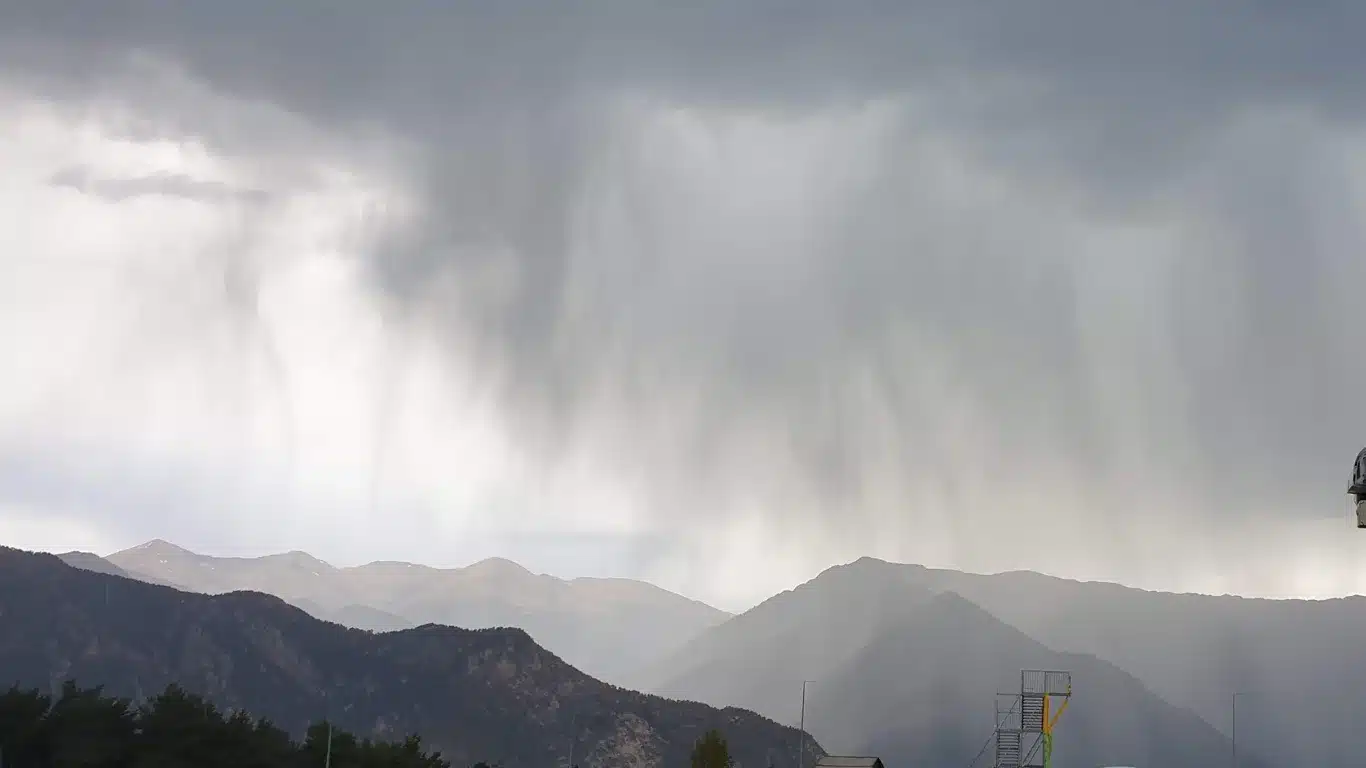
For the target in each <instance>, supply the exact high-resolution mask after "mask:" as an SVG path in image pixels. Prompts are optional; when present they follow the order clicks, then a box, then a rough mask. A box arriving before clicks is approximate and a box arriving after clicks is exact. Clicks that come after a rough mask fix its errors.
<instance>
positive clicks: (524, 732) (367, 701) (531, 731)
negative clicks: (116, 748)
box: [0, 548, 819, 768]
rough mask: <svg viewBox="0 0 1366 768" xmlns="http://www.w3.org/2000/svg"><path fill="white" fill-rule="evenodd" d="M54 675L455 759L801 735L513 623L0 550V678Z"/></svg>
mask: <svg viewBox="0 0 1366 768" xmlns="http://www.w3.org/2000/svg"><path fill="white" fill-rule="evenodd" d="M87 564H95V565H97V564H96V563H87ZM65 680H75V681H76V682H77V683H79V684H81V685H86V686H103V687H104V689H105V690H106V691H107V692H108V693H111V694H114V695H119V696H124V697H128V698H131V699H133V700H135V701H136V700H142V699H144V698H146V697H147V696H149V695H151V694H154V693H157V692H160V691H161V690H162V689H163V688H164V687H165V686H166V685H167V684H169V683H172V682H174V683H177V684H179V685H180V686H182V687H184V688H185V689H187V690H189V691H191V692H194V693H198V694H201V695H204V696H206V697H208V698H209V699H210V700H211V701H213V702H214V703H215V704H216V705H217V706H219V707H221V708H223V709H225V710H245V711H247V712H250V713H251V714H252V715H254V716H257V717H264V718H267V719H269V720H270V721H272V722H273V723H275V724H276V725H278V726H280V727H282V728H284V729H285V730H287V731H289V732H291V733H292V734H294V735H295V736H296V737H297V736H300V735H302V731H303V730H304V729H305V728H306V726H307V724H308V723H309V722H310V721H315V720H317V719H321V718H326V719H328V720H330V721H332V722H335V723H336V724H338V725H339V726H341V727H343V728H345V729H347V730H350V731H352V732H355V733H357V734H361V735H366V736H369V737H375V738H387V739H402V738H403V737H405V736H406V735H408V734H409V733H418V734H420V735H421V736H422V737H423V741H424V743H426V744H428V745H431V746H432V747H434V748H436V749H438V750H440V751H441V752H442V753H443V755H445V756H446V757H447V758H449V759H451V760H452V762H453V764H454V765H457V766H463V765H470V764H472V763H474V762H476V761H482V762H487V763H488V764H491V765H503V766H506V767H507V768H522V767H523V766H525V767H528V768H529V767H530V766H547V765H549V766H568V765H571V764H574V763H577V764H582V765H585V766H610V767H612V768H616V767H618V766H620V767H621V768H625V766H641V765H652V766H653V765H663V766H683V765H686V764H687V762H688V754H689V751H690V749H691V748H692V746H693V744H694V743H695V741H696V740H697V739H698V737H700V736H701V735H702V734H703V733H705V732H706V731H707V730H708V729H712V728H715V729H719V730H721V731H722V732H723V733H724V734H725V736H726V738H727V740H728V741H729V743H730V748H731V752H732V755H734V756H735V758H736V760H737V764H738V765H740V766H751V767H755V768H762V767H764V766H770V765H771V766H775V768H783V767H784V766H785V767H786V768H792V766H793V764H794V763H795V759H796V749H797V747H798V745H799V744H800V743H802V741H803V740H802V739H800V738H799V733H798V732H797V731H796V730H795V729H793V728H790V727H784V726H781V725H778V724H777V723H774V722H772V721H770V720H767V719H765V718H763V717H761V716H759V715H756V714H755V713H753V712H748V711H744V710H739V709H734V708H725V709H720V708H713V707H709V706H706V705H704V704H697V703H691V702H679V701H670V700H667V699H663V698H660V697H656V696H648V695H644V694H639V693H635V692H632V691H627V690H623V689H621V688H617V687H615V686H611V685H608V684H605V683H602V682H599V681H597V680H595V679H593V678H591V677H589V676H588V675H585V674H584V673H582V672H580V671H579V670H577V669H575V668H574V667H572V666H571V665H569V664H567V663H565V662H564V661H562V660H561V659H560V658H559V657H557V656H556V655H555V654H553V653H551V652H549V651H547V650H546V649H544V648H542V647H541V646H540V645H538V644H537V643H536V642H535V641H534V640H533V639H532V638H531V636H530V635H528V634H527V633H526V632H525V631H523V630H521V629H516V628H495V629H483V630H469V629H458V628H454V627H445V626H438V625H434V624H425V625H422V626H419V627H415V628H412V629H405V630H400V631H393V632H384V633H375V632H371V631H366V630H359V629H352V628H346V627H342V626H339V625H337V624H335V623H332V622H326V621H322V620H319V619H317V618H314V617H312V616H309V615H308V614H307V613H305V612H304V611H302V610H300V609H299V608H296V607H294V606H291V605H289V604H287V603H285V602H284V601H283V600H281V599H280V598H277V597H274V596H270V595H265V594H262V593H258V592H233V593H230V594H223V595H202V594H197V593H189V592H184V591H180V590H178V589H175V588H172V587H167V586H160V585H154V584H148V583H144V582H142V581H139V580H137V579H132V578H126V577H123V576H120V575H117V574H110V573H101V572H98V571H96V570H92V569H84V568H75V567H71V566H69V565H67V564H66V563H64V562H63V561H62V560H60V559H58V558H57V557H54V556H52V555H44V554H35V553H30V552H23V551H19V550H14V549H8V548H0V682H4V683H13V684H17V685H18V686H19V687H21V688H37V689H39V690H41V691H44V692H49V691H50V692H53V693H55V692H57V691H59V690H60V688H61V686H62V683H63V681H65ZM808 750H814V751H815V752H816V753H817V754H819V746H818V745H816V744H814V742H809V741H808Z"/></svg>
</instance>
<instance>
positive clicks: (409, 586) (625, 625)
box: [61, 540, 730, 685]
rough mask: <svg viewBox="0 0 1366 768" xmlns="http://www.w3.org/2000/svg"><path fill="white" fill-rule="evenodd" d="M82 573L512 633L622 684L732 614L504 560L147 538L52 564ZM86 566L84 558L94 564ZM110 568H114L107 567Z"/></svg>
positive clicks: (404, 624) (381, 618) (324, 611)
mask: <svg viewBox="0 0 1366 768" xmlns="http://www.w3.org/2000/svg"><path fill="white" fill-rule="evenodd" d="M61 557H62V558H63V559H64V560H66V561H67V562H68V563H69V564H71V565H75V566H77V567H81V568H89V569H94V570H104V571H105V572H113V573H119V574H122V575H127V576H130V577H132V578H136V579H141V580H144V581H150V582H152V583H160V584H168V585H172V586H176V587H178V588H181V589H184V590H186V591H190V592H200V593H204V594H223V593H227V592H233V591H239V590H253V591H258V592H264V593H266V594H271V595H275V596H277V597H280V598H281V599H283V600H285V601H286V602H289V603H291V604H293V605H295V606H298V607H299V608H302V609H304V610H305V611H307V612H308V613H310V614H311V615H313V616H316V617H318V618H321V619H326V620H328V621H334V622H336V623H339V624H343V625H345V626H349V627H355V628H358V629H373V630H378V631H388V630H396V629H406V628H410V627H414V626H417V625H419V624H427V623H434V624H449V625H452V626H458V627H464V628H468V629H480V628H485V627H500V626H508V627H520V628H521V629H524V630H526V631H527V632H529V633H530V634H531V636H532V637H534V638H535V639H536V640H537V642H539V643H541V644H542V645H544V646H546V647H548V648H552V649H554V651H555V652H556V653H557V654H559V655H560V656H561V657H562V658H564V659H565V660H566V661H568V662H569V663H571V664H573V665H574V666H575V667H578V668H579V669H581V670H583V671H584V672H586V673H588V674H590V675H592V676H594V677H596V678H598V679H601V680H605V681H608V682H612V683H617V684H622V685H630V684H631V683H632V682H633V680H632V674H633V673H635V672H636V671H638V670H639V669H641V668H642V667H644V666H645V665H646V664H647V663H648V662H651V661H653V660H654V659H656V658H658V656H659V654H660V652H661V650H664V651H667V650H672V649H674V648H677V647H680V646H681V645H682V644H683V643H684V642H686V641H687V640H688V639H690V638H692V637H694V636H696V635H697V634H698V633H699V632H701V631H703V630H704V629H707V628H709V627H712V626H715V625H716V624H719V623H721V622H722V621H725V620H726V619H728V618H730V614H728V613H726V612H724V611H721V610H718V609H716V608H713V607H711V606H709V605H706V604H705V603H701V602H698V601H696V600H690V599H688V598H686V597H683V596H681V595H678V594H675V593H673V592H669V591H667V590H664V589H660V588H659V587H656V586H654V585H653V584H649V583H646V582H643V581H635V580H630V579H601V578H577V579H568V580H566V579H559V578H556V577H554V576H548V575H544V574H534V573H532V572H531V571H529V570H527V569H526V568H523V567H522V566H520V565H518V564H517V563H514V562H512V561H510V560H505V559H502V558H490V559H487V560H483V561H481V562H478V563H475V564H474V565H471V566H468V567H465V568H432V567H428V566H425V565H417V564H413V563H402V562H374V563H369V564H367V565H362V566H357V567H352V568H338V567H335V566H332V565H330V564H328V563H326V562H323V561H322V560H319V559H318V558H316V557H313V556H312V555H309V554H308V553H305V552H288V553H283V554H276V555H267V556H264V557H252V558H241V557H211V556H208V555H202V554H198V553H195V552H191V551H189V550H187V549H184V548H182V547H178V546H176V545H174V544H171V543H168V542H165V541H162V540H153V541H149V542H147V543H145V544H142V545H139V546H136V547H133V548H131V549H126V550H123V551H120V552H115V553H113V554H111V555H108V556H106V557H104V558H98V557H97V556H95V555H92V554H90V553H77V552H72V553H66V554H64V555H61ZM92 558H93V559H92ZM110 569H114V570H110Z"/></svg>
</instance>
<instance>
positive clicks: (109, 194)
mask: <svg viewBox="0 0 1366 768" xmlns="http://www.w3.org/2000/svg"><path fill="white" fill-rule="evenodd" d="M51 182H52V184H54V185H56V186H60V187H70V188H71V189H74V190H76V191H78V192H84V193H86V194H90V195H95V196H96V197H102V198H104V199H106V200H111V201H113V202H122V201H124V200H129V199H132V198H137V197H143V196H147V195H160V196H165V197H179V198H183V199H186V200H192V201H196V202H210V203H220V202H242V203H249V204H255V205H264V204H265V203H267V202H269V200H270V196H269V195H268V194H267V193H266V192H265V191H263V190H259V189H245V188H241V187H235V186H233V185H231V184H227V183H224V182H221V181H205V180H202V179H194V178H191V177H189V176H186V175H184V174H179V173H166V172H164V171H163V172H158V173H153V174H148V175H146V176H135V177H130V178H96V177H95V176H94V175H93V174H92V173H91V172H90V170H89V169H87V168H79V167H72V168H65V169H63V170H61V171H58V172H57V173H55V174H53V176H52V179H51Z"/></svg>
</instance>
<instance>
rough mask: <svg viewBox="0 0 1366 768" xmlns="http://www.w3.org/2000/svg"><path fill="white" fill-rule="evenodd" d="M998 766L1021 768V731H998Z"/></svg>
mask: <svg viewBox="0 0 1366 768" xmlns="http://www.w3.org/2000/svg"><path fill="white" fill-rule="evenodd" d="M996 766H997V768H1020V732H1019V731H999V730H998V731H997V732H996Z"/></svg>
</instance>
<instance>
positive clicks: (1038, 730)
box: [995, 669, 1072, 768]
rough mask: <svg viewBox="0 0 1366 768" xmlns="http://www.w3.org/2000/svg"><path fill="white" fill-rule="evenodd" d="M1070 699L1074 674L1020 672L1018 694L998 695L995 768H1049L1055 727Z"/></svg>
mask: <svg viewBox="0 0 1366 768" xmlns="http://www.w3.org/2000/svg"><path fill="white" fill-rule="evenodd" d="M1071 696H1072V675H1071V673H1068V672H1055V671H1051V670H1034V669H1027V670H1024V671H1022V672H1021V673H1020V692H1019V693H999V694H997V695H996V734H995V740H996V764H995V765H996V768H1048V766H1049V764H1050V763H1051V762H1052V760H1051V753H1052V749H1051V743H1052V730H1053V726H1054V725H1055V724H1056V723H1057V720H1058V717H1059V716H1060V715H1061V714H1062V711H1063V710H1064V709H1066V708H1067V704H1068V702H1069V700H1070V699H1071ZM1050 700H1051V701H1050ZM1051 704H1057V705H1058V706H1056V707H1053V706H1050V705H1051Z"/></svg>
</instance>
